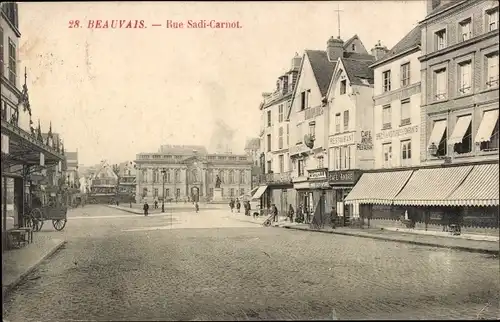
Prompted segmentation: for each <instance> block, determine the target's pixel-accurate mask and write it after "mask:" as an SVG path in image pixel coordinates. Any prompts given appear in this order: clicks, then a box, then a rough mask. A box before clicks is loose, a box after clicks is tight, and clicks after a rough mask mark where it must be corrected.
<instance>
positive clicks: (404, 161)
mask: <svg viewBox="0 0 500 322" xmlns="http://www.w3.org/2000/svg"><path fill="white" fill-rule="evenodd" d="M409 165H411V141H410V140H406V141H401V166H404V167H406V166H409Z"/></svg>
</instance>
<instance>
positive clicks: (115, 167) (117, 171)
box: [112, 164, 120, 198]
mask: <svg viewBox="0 0 500 322" xmlns="http://www.w3.org/2000/svg"><path fill="white" fill-rule="evenodd" d="M112 169H113V172H114V173H115V174H116V176H117V179H116V190H115V194H116V198H118V194H119V188H120V165H119V164H113V167H112Z"/></svg>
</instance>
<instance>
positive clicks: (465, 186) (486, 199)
mask: <svg viewBox="0 0 500 322" xmlns="http://www.w3.org/2000/svg"><path fill="white" fill-rule="evenodd" d="M498 168H499V166H498V163H495V164H481V165H476V166H474V168H473V169H472V171H471V172H470V174H469V175H468V176H467V178H466V179H465V181H464V182H463V183H462V184H461V185H460V186H459V187H458V188H457V189H456V190H455V191H453V192H452V193H451V195H450V196H449V197H448V198H446V200H447V202H448V204H449V205H451V206H477V207H481V206H498V204H499V203H498V199H499V198H498V195H499V193H498V190H499V189H498V180H499V178H498Z"/></svg>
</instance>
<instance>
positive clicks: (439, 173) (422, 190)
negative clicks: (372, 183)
mask: <svg viewBox="0 0 500 322" xmlns="http://www.w3.org/2000/svg"><path fill="white" fill-rule="evenodd" d="M472 168H473V166H462V167H448V168H433V169H420V170H416V171H415V173H414V174H413V175H412V176H411V178H410V180H409V181H408V183H407V184H406V186H405V187H404V188H403V190H402V191H401V192H400V193H399V194H398V195H397V196H396V198H394V204H395V205H404V206H409V205H411V206H445V205H447V201H446V200H447V198H448V196H449V195H450V194H451V193H452V192H453V191H455V189H457V188H458V186H460V184H461V183H462V182H463V181H464V179H465V178H466V177H467V175H468V174H469V173H470V172H471V170H472Z"/></svg>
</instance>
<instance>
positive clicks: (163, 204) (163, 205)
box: [161, 169, 166, 212]
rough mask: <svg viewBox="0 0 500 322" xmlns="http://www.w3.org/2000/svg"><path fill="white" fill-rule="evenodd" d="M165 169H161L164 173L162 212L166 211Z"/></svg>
mask: <svg viewBox="0 0 500 322" xmlns="http://www.w3.org/2000/svg"><path fill="white" fill-rule="evenodd" d="M165 173H166V171H165V169H162V170H161V174H162V178H163V180H162V193H161V195H162V198H161V212H165Z"/></svg>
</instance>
